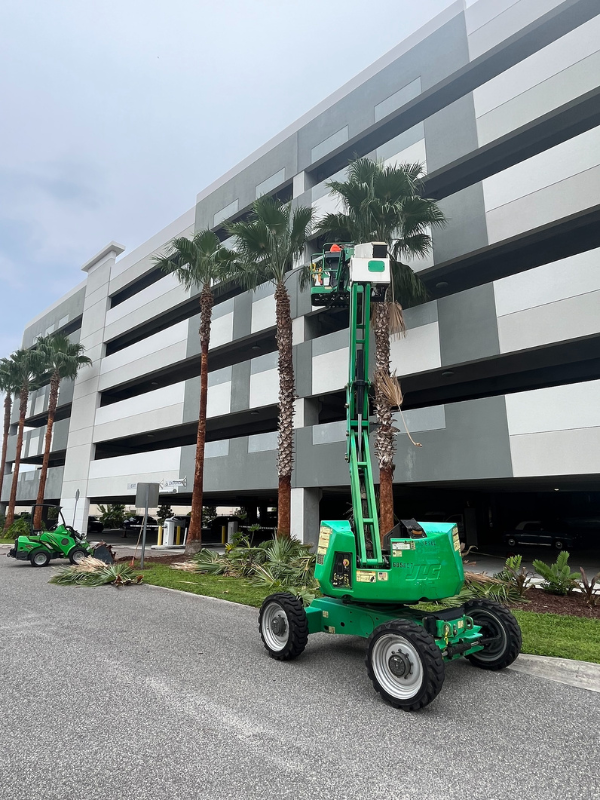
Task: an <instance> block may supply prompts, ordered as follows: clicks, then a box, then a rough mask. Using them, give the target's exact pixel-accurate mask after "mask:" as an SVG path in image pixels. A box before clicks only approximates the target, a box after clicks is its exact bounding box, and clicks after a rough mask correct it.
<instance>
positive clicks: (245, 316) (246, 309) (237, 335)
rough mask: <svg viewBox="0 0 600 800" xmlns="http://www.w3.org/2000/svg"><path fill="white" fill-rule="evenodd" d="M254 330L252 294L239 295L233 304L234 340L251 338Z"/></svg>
mask: <svg viewBox="0 0 600 800" xmlns="http://www.w3.org/2000/svg"><path fill="white" fill-rule="evenodd" d="M251 328H252V293H251V292H244V294H238V295H237V297H235V298H234V302H233V339H234V341H235V340H236V339H242V338H243V337H244V336H250V331H251Z"/></svg>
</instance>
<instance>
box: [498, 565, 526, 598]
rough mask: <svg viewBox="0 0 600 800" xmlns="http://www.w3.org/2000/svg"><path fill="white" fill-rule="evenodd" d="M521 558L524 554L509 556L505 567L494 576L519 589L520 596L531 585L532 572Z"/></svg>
mask: <svg viewBox="0 0 600 800" xmlns="http://www.w3.org/2000/svg"><path fill="white" fill-rule="evenodd" d="M521 560H522V556H509V557H508V558H507V559H506V564H505V565H504V568H503V569H502V570H500V572H497V573H496V574H495V575H494V578H497V579H498V580H500V581H503V582H504V583H508V584H510V586H512V587H513V588H514V589H515V590H516V591H517V593H518V595H519V597H524V595H525V592H526V591H527V589H528V588H529V586H530V585H531V573H530V572H528V571H527V570H526V569H525V567H524V566H522V564H521Z"/></svg>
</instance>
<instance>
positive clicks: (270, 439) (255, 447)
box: [248, 431, 278, 453]
mask: <svg viewBox="0 0 600 800" xmlns="http://www.w3.org/2000/svg"><path fill="white" fill-rule="evenodd" d="M277 436H278V434H277V431H272V432H269V433H255V434H253V435H252V436H248V452H249V453H264V452H266V451H267V450H277Z"/></svg>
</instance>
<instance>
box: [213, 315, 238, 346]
mask: <svg viewBox="0 0 600 800" xmlns="http://www.w3.org/2000/svg"><path fill="white" fill-rule="evenodd" d="M232 340H233V311H231V312H230V313H229V314H223V316H222V317H217V319H213V321H212V324H211V326H210V345H209V348H210V349H211V350H212V348H213V347H220V346H221V345H222V344H227V343H228V342H231V341H232Z"/></svg>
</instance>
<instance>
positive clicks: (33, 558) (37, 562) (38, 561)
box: [29, 550, 50, 567]
mask: <svg viewBox="0 0 600 800" xmlns="http://www.w3.org/2000/svg"><path fill="white" fill-rule="evenodd" d="M29 561H30V562H31V566H32V567H47V566H48V564H49V563H50V553H49V552H48V551H47V550H34V551H33V553H32V554H31V555H30V556H29Z"/></svg>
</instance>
